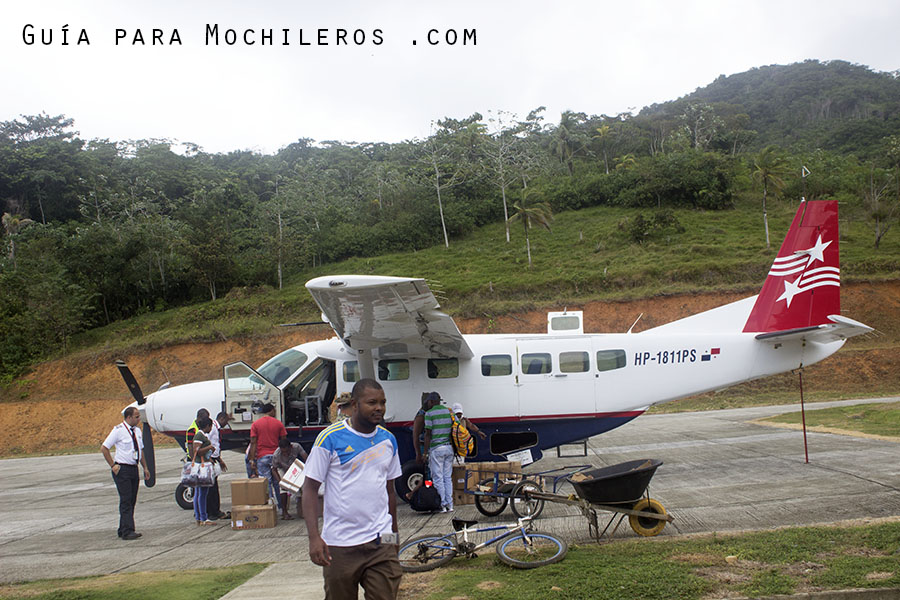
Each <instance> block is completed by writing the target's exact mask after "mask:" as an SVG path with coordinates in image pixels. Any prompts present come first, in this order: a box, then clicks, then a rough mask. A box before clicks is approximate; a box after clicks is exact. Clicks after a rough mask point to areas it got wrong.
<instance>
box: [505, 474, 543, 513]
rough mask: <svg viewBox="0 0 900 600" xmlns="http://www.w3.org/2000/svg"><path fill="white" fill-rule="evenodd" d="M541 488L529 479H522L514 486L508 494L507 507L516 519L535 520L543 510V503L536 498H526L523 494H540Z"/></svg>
mask: <svg viewBox="0 0 900 600" xmlns="http://www.w3.org/2000/svg"><path fill="white" fill-rule="evenodd" d="M542 491H543V490H542V489H541V486H540V485H539V484H538V483H537V482H536V481H532V480H530V479H523V480H522V481H520V482H519V483H517V484H516V487H514V488H513V491H512V493H511V494H510V499H509V507H510V508H511V509H512V511H513V514H515V515H516V516H517V517H531V518H533V519H536V518H537V517H538V516H539V515H540V514H541V511H543V510H544V501H543V500H538V499H537V498H528V497H526V495H525V492H542Z"/></svg>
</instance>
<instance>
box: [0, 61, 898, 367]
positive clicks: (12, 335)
mask: <svg viewBox="0 0 900 600" xmlns="http://www.w3.org/2000/svg"><path fill="white" fill-rule="evenodd" d="M804 167H805V168H806V169H808V170H809V171H811V172H813V173H815V174H816V176H815V177H810V178H801V177H800V173H801V169H803V168H804ZM749 194H754V195H755V196H756V197H758V198H759V199H760V200H761V201H762V202H763V203H764V202H765V201H766V199H768V198H771V197H773V196H775V195H787V196H790V197H800V196H801V195H803V196H805V197H807V198H810V199H815V198H819V197H832V198H838V199H841V200H845V201H846V202H847V203H848V204H849V205H850V206H851V208H852V210H855V214H856V217H857V218H859V219H866V220H868V221H869V222H870V223H871V224H872V227H873V231H874V235H873V237H872V243H873V244H874V245H875V246H877V244H878V243H879V241H880V239H881V237H882V236H883V235H885V234H886V233H887V232H888V230H889V229H890V227H891V225H892V224H893V223H894V222H895V221H896V219H897V216H898V205H900V79H898V78H897V76H896V74H887V73H876V72H873V71H871V70H869V69H868V68H866V67H864V66H859V65H852V64H849V63H846V62H841V61H832V62H828V63H821V62H818V61H807V62H804V63H798V64H794V65H789V66H768V67H762V68H759V69H753V70H751V71H748V72H745V73H741V74H737V75H732V76H728V77H726V76H722V77H720V78H718V79H717V80H716V81H714V82H713V83H712V84H710V85H709V86H707V87H705V88H702V89H698V90H697V91H695V92H694V93H692V94H689V95H687V96H685V97H683V98H680V99H678V100H674V101H671V102H667V103H665V104H660V105H653V106H650V107H646V108H645V109H643V110H642V111H641V112H640V113H638V114H636V115H632V114H621V115H612V116H610V115H591V114H589V113H587V112H574V111H566V112H565V113H563V114H562V115H561V118H560V120H559V121H558V122H556V123H551V122H547V120H546V119H545V115H544V110H543V108H542V107H537V108H535V109H534V110H533V111H531V112H530V113H529V114H528V115H514V114H509V113H504V112H490V111H486V113H485V114H484V115H482V114H477V113H476V114H473V115H470V116H467V117H464V118H444V119H440V120H437V121H435V122H434V123H433V126H432V132H431V134H430V135H429V136H428V137H427V138H425V139H417V140H409V141H405V142H401V143H392V144H388V143H379V142H370V143H353V144H345V143H341V142H337V141H314V140H310V139H305V138H300V139H298V140H297V141H296V142H294V143H292V144H290V145H288V146H286V147H284V148H282V149H281V150H280V151H278V152H277V153H275V154H274V155H262V154H256V153H252V152H246V151H236V152H231V153H228V154H209V153H207V152H204V151H203V149H202V148H200V147H198V146H196V145H192V144H175V143H172V142H170V141H168V140H155V139H154V140H137V141H132V140H129V141H111V140H100V139H91V140H85V139H82V138H81V137H79V134H78V132H77V129H76V123H75V121H74V120H73V119H72V118H68V117H67V116H65V115H58V116H51V115H47V114H40V115H31V116H27V115H23V116H22V117H20V118H18V119H15V120H12V121H6V122H0V208H2V213H3V221H2V224H3V228H2V234H0V235H2V240H0V243H2V246H3V248H4V250H5V251H4V252H3V253H2V256H0V339H2V344H0V382H2V381H3V380H9V379H10V378H11V377H13V376H14V375H16V374H17V373H19V372H21V370H22V369H23V368H25V367H26V366H27V365H28V364H30V363H31V362H33V361H34V360H36V359H38V358H40V357H41V356H45V355H47V354H48V353H51V352H53V351H56V350H57V349H59V348H61V347H64V346H65V344H66V343H67V340H68V339H69V338H70V336H71V335H73V334H74V333H76V332H78V331H82V330H85V329H89V328H92V327H96V326H99V325H104V324H108V323H110V322H112V321H115V320H118V319H122V318H126V317H129V316H133V315H136V314H141V313H144V312H149V311H159V310H164V309H166V308H168V307H172V306H179V305H184V304H187V303H191V302H196V301H200V300H210V299H212V300H215V299H216V298H219V297H221V296H223V295H224V294H225V293H227V292H228V291H229V290H230V289H231V288H232V287H235V286H271V287H273V288H280V287H281V286H282V285H284V282H285V281H286V280H288V279H290V278H292V277H296V276H297V275H298V274H300V273H301V272H302V271H303V270H304V269H306V268H309V267H313V266H316V265H320V264H323V263H328V262H332V261H336V260H340V259H342V258H345V257H350V256H372V255H376V254H380V253H385V252H390V251H411V250H417V249H421V248H425V247H429V246H434V245H438V244H442V245H446V246H450V245H451V244H452V243H453V240H454V239H458V238H459V237H460V236H464V235H465V234H467V233H468V232H470V231H472V230H473V229H474V228H477V227H479V226H481V225H484V224H487V223H492V222H500V221H503V220H506V221H507V223H508V226H507V239H509V233H508V231H509V229H508V227H511V226H514V225H513V224H512V223H515V222H516V221H517V220H518V221H524V222H525V223H526V224H527V223H529V222H531V223H547V222H549V220H550V218H551V216H552V214H553V213H557V212H560V211H566V210H573V209H579V208H584V207H588V206H596V205H615V206H625V207H647V208H652V209H666V208H674V207H691V208H695V209H698V210H723V209H729V208H731V207H732V206H733V205H734V202H735V198H736V197H739V196H740V197H746V196H748V195H749ZM763 206H764V205H763ZM660 222H662V221H660ZM519 226H521V225H519ZM645 226H646V227H647V228H650V227H653V226H654V222H652V221H648V222H647V223H645ZM640 233H641V232H637V233H636V238H639V236H640Z"/></svg>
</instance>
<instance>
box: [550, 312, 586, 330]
mask: <svg viewBox="0 0 900 600" xmlns="http://www.w3.org/2000/svg"><path fill="white" fill-rule="evenodd" d="M580 326H581V319H579V318H578V317H572V316H567V317H553V318H551V319H550V328H551V329H553V331H570V330H572V329H578V328H579V327H580Z"/></svg>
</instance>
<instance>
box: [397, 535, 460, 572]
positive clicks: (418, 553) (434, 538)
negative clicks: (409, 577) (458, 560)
mask: <svg viewBox="0 0 900 600" xmlns="http://www.w3.org/2000/svg"><path fill="white" fill-rule="evenodd" d="M455 556H456V548H455V546H454V544H453V539H452V537H448V536H438V535H426V536H423V537H420V538H416V539H414V540H410V541H408V542H406V543H405V544H403V545H402V546H400V551H399V552H398V553H397V558H399V559H400V568H401V569H403V571H404V572H405V573H421V572H422V571H430V570H432V569H436V568H438V567H440V566H441V565H445V564H447V563H448V562H450V561H451V560H453V558H454V557H455Z"/></svg>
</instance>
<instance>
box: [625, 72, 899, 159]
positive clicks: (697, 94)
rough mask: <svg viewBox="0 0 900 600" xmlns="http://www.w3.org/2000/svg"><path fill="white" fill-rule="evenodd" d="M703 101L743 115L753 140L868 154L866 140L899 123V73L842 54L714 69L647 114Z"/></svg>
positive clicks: (645, 112)
mask: <svg viewBox="0 0 900 600" xmlns="http://www.w3.org/2000/svg"><path fill="white" fill-rule="evenodd" d="M696 102H703V103H710V104H713V105H714V106H718V108H719V110H720V111H721V112H722V113H728V114H740V113H745V114H747V115H748V116H749V123H750V125H749V126H748V128H750V129H752V130H753V131H755V132H756V135H755V138H754V140H753V143H752V147H755V148H762V147H764V146H767V145H770V144H775V145H778V146H783V147H791V146H798V147H806V148H809V147H813V148H823V149H826V150H833V151H836V152H839V153H854V154H857V155H858V156H862V157H871V156H873V155H874V154H875V153H877V152H878V151H879V148H877V147H876V146H874V145H873V144H872V142H873V141H875V140H879V139H881V138H884V137H886V136H890V135H894V134H896V133H897V132H898V131H900V78H898V76H897V72H894V73H881V72H875V71H872V70H870V69H869V68H868V67H865V66H863V65H855V64H851V63H848V62H845V61H841V60H833V61H828V62H819V61H816V60H807V61H804V62H802V63H795V64H790V65H769V66H764V67H758V68H754V69H751V70H749V71H745V72H743V73H736V74H734V75H727V76H726V75H721V76H719V78H717V79H716V80H715V81H714V82H712V83H710V84H709V85H707V86H705V87H702V88H698V89H697V90H696V91H694V92H693V93H691V94H688V95H686V96H684V97H682V98H679V99H678V100H674V101H671V102H666V103H663V104H658V105H653V106H651V107H648V108H646V109H644V110H643V111H642V112H641V114H642V115H647V116H659V115H667V114H668V115H672V114H680V113H681V111H682V110H683V107H684V106H685V105H686V104H690V103H696Z"/></svg>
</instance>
